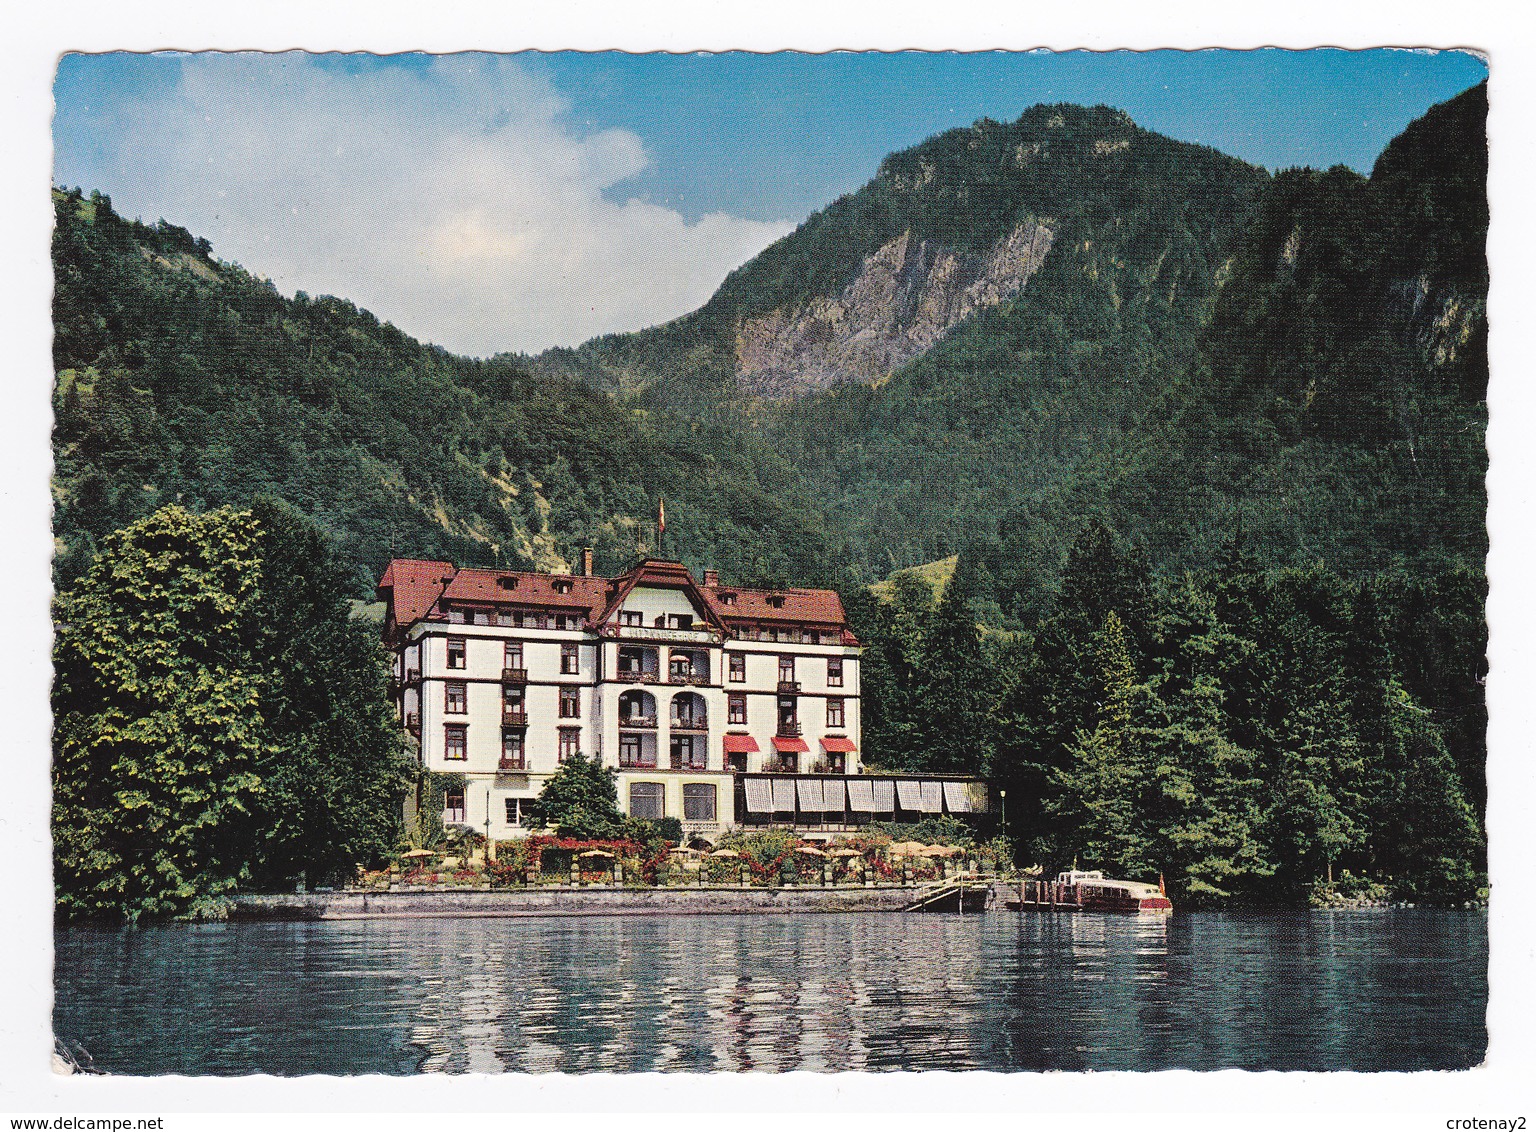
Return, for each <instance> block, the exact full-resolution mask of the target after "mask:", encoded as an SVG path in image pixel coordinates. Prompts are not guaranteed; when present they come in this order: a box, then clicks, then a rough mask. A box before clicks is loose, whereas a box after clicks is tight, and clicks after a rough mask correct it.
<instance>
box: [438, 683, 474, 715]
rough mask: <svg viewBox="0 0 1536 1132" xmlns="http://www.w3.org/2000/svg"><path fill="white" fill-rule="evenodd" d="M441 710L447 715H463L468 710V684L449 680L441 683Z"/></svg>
mask: <svg viewBox="0 0 1536 1132" xmlns="http://www.w3.org/2000/svg"><path fill="white" fill-rule="evenodd" d="M443 692H444V694H443V710H444V711H446V712H447V713H448V714H449V715H463V714H464V713H465V712H467V711H468V710H469V685H467V684H465V683H464V682H463V681H461V680H450V681H449V682H448V683H447V684H445V685H443Z"/></svg>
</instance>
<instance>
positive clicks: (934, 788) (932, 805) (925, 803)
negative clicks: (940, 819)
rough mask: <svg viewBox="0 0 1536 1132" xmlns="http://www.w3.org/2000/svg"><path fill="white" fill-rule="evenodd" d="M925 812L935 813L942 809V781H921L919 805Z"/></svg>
mask: <svg viewBox="0 0 1536 1132" xmlns="http://www.w3.org/2000/svg"><path fill="white" fill-rule="evenodd" d="M919 809H921V810H922V811H923V813H925V814H937V813H941V812H943V809H944V784H943V783H942V782H925V783H923V799H922V804H921V806H920V807H919Z"/></svg>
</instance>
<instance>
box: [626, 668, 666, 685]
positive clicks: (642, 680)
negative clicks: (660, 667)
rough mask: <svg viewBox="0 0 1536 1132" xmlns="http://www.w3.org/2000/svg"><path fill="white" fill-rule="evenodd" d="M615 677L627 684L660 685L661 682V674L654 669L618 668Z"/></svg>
mask: <svg viewBox="0 0 1536 1132" xmlns="http://www.w3.org/2000/svg"><path fill="white" fill-rule="evenodd" d="M617 675H618V677H619V679H620V680H622V681H624V682H625V683H628V684H660V683H661V682H662V680H663V677H662V675H661V673H660V672H658V671H656V669H654V668H624V667H620V668H619V670H618V673H617Z"/></svg>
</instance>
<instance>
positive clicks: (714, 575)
mask: <svg viewBox="0 0 1536 1132" xmlns="http://www.w3.org/2000/svg"><path fill="white" fill-rule="evenodd" d="M704 584H705V585H706V586H718V585H719V584H720V571H719V570H712V569H710V568H709V567H707V566H706V567H705V568H704Z"/></svg>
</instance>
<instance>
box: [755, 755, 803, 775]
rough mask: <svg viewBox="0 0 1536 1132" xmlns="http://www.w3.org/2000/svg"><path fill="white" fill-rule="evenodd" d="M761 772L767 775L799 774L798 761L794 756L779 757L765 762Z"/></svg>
mask: <svg viewBox="0 0 1536 1132" xmlns="http://www.w3.org/2000/svg"><path fill="white" fill-rule="evenodd" d="M763 770H764V771H766V772H767V773H769V774H799V773H800V760H799V759H798V758H796V757H795V756H794V755H780V756H779V757H778V758H776V759H768V760H766V761H765V762H764V763H763Z"/></svg>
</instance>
